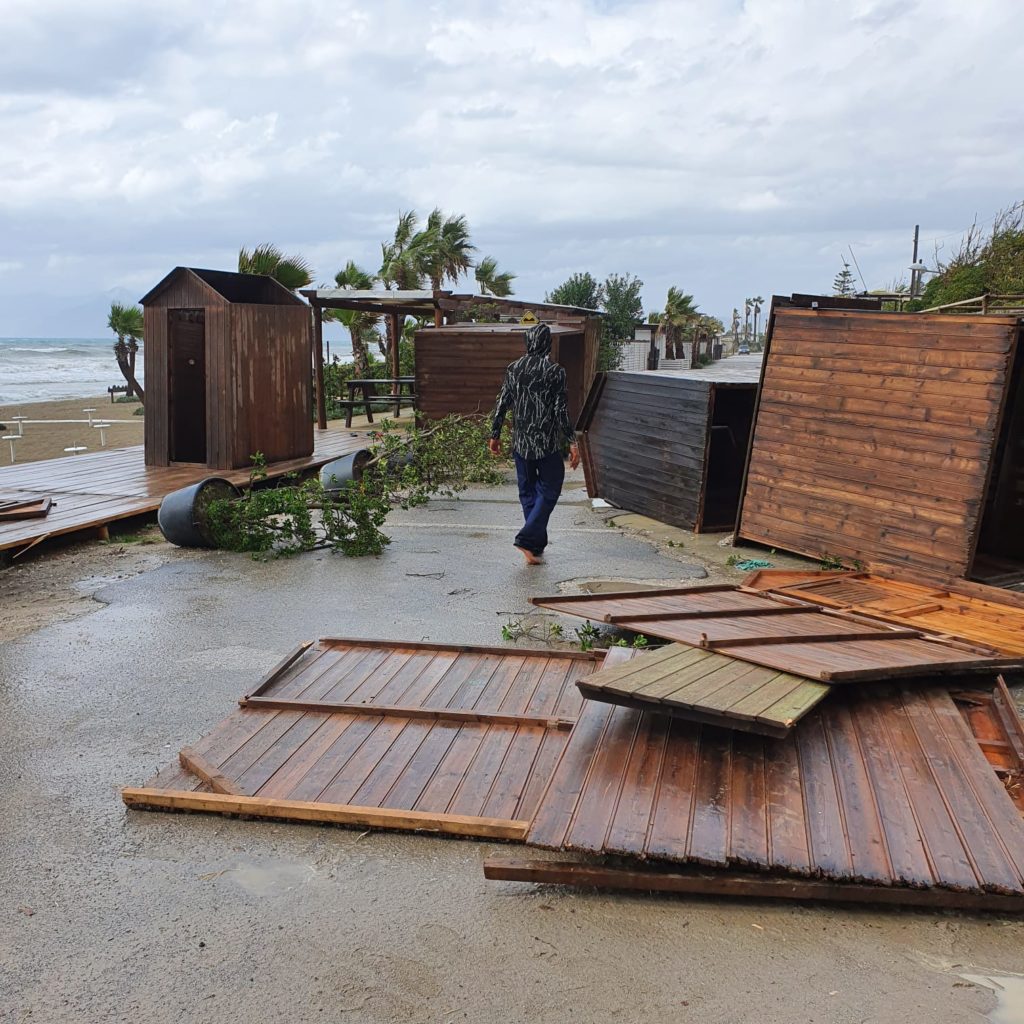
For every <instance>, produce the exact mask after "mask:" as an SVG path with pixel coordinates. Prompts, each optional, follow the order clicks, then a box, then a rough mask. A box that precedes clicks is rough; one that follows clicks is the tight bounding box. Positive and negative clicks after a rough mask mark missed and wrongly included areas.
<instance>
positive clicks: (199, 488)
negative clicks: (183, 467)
mask: <svg viewBox="0 0 1024 1024" xmlns="http://www.w3.org/2000/svg"><path fill="white" fill-rule="evenodd" d="M241 493H242V492H241V491H240V490H239V489H238V488H237V487H236V486H235V485H234V484H233V483H231V481H230V480H225V479H224V478H223V477H219V476H210V477H207V478H206V479H205V480H200V481H199V483H197V484H190V485H189V486H188V487H182V488H180V489H179V490H177V491H171V493H170V494H168V495H166V496H165V497H164V500H163V501H162V502H160V510H159V511H158V512H157V514H156V521H157V524H158V525H159V527H160V532H161V533H162V534H163V535H164V538H165V539H166V540H169V541H170V542H171V543H172V544H177V545H178V546H179V547H183V548H212V547H216V544H215V543H214V542H213V538H212V537H211V535H210V531H209V527H208V524H207V521H206V510H207V508H208V506H209V504H210V502H211V501H217V500H219V499H222V498H238V497H240V496H241Z"/></svg>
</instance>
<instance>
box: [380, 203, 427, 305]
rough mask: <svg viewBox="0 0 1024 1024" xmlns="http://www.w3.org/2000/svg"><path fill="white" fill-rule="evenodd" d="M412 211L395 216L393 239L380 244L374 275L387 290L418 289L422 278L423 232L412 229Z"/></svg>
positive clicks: (424, 254)
mask: <svg viewBox="0 0 1024 1024" xmlns="http://www.w3.org/2000/svg"><path fill="white" fill-rule="evenodd" d="M418 223H419V220H418V218H417V216H416V211H415V210H407V211H405V212H404V213H402V212H400V213H399V214H398V224H397V225H396V227H395V235H394V238H392V240H391V241H390V242H381V244H380V255H381V262H380V270H379V271H378V272H377V276H378V277H379V278H380V280H381V281H382V282H383V283H384V287H385V288H387V289H388V290H389V291H390V290H391V288H392V287H394V288H398V289H416V288H422V287H423V282H424V279H425V277H426V252H425V246H424V233H423V232H422V231H419V232H418V231H417V230H416V225H417V224H418Z"/></svg>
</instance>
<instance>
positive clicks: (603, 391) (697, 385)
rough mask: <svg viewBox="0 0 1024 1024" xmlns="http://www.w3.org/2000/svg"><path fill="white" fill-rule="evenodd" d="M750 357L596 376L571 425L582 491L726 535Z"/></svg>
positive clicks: (750, 405)
mask: <svg viewBox="0 0 1024 1024" xmlns="http://www.w3.org/2000/svg"><path fill="white" fill-rule="evenodd" d="M760 371H761V360H760V358H759V356H757V355H753V356H735V357H732V358H730V359H728V360H726V361H724V362H722V363H716V364H714V365H713V366H709V367H706V368H704V369H697V370H664V371H662V370H656V371H646V372H637V373H629V372H619V371H615V372H612V373H604V374H601V375H599V377H598V379H597V380H596V381H595V383H594V387H593V389H592V390H591V393H590V396H589V397H588V399H587V403H586V407H585V409H584V411H583V415H582V416H581V418H580V421H579V423H578V428H579V430H580V443H581V454H582V460H583V469H584V473H585V475H586V479H587V493H588V494H589V495H590V496H591V497H592V498H598V497H600V498H605V499H606V500H608V501H610V502H613V503H614V504H616V505H618V506H619V507H620V508H623V509H626V510H628V511H630V512H638V513H640V514H642V515H646V516H650V517H651V518H652V519H657V520H658V521H659V522H663V523H669V524H671V525H673V526H680V527H683V528H684V529H687V530H694V531H696V532H698V533H699V532H701V531H714V530H731V529H732V528H733V526H734V524H735V521H736V512H737V509H738V508H739V498H740V486H741V483H742V480H743V467H744V463H745V461H746V456H747V444H748V441H749V437H750V427H751V423H752V422H753V418H754V402H755V398H756V394H757V382H758V377H759V376H760Z"/></svg>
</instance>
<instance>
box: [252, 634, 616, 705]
mask: <svg viewBox="0 0 1024 1024" xmlns="http://www.w3.org/2000/svg"><path fill="white" fill-rule="evenodd" d="M319 643H322V644H329V645H330V646H334V647H339V646H347V647H373V648H378V649H381V650H384V649H396V648H399V647H408V648H410V649H412V650H417V651H449V652H451V653H452V654H501V655H504V656H506V657H509V658H522V657H527V658H532V657H537V658H564V659H565V660H567V661H601V660H603V658H604V651H559V650H552V649H551V648H542V647H495V646H488V645H485V644H441V643H431V642H430V641H426V640H374V639H370V638H368V637H349V636H322V637H320V640H319ZM249 696H251V697H255V696H258V694H256V693H252V694H249Z"/></svg>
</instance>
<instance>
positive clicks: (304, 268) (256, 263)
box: [238, 242, 313, 291]
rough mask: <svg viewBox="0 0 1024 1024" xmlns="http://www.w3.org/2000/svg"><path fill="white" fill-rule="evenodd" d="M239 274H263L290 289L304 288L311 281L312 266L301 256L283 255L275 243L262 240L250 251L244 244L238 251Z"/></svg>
mask: <svg viewBox="0 0 1024 1024" xmlns="http://www.w3.org/2000/svg"><path fill="white" fill-rule="evenodd" d="M238 272H239V273H240V274H265V275H266V276H267V277H272V278H273V279H274V280H275V281H277V282H278V283H279V284H283V285H284V286H285V288H288V289H289V290H290V291H295V290H296V289H298V288H305V287H307V286H308V285H310V284H312V282H313V268H312V267H311V266H310V264H309V263H308V262H307V261H306V260H305V259H303V257H301V256H285V255H284V253H283V252H281V250H280V249H278V247H277V246H276V245H273V244H271V243H270V242H264V243H263V244H261V245H257V246H256V248H255V249H253V250H252V251H251V252H250V251H249V250H248V249H246V248H245V247H244V246H243V247H242V248H241V249H239V251H238Z"/></svg>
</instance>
